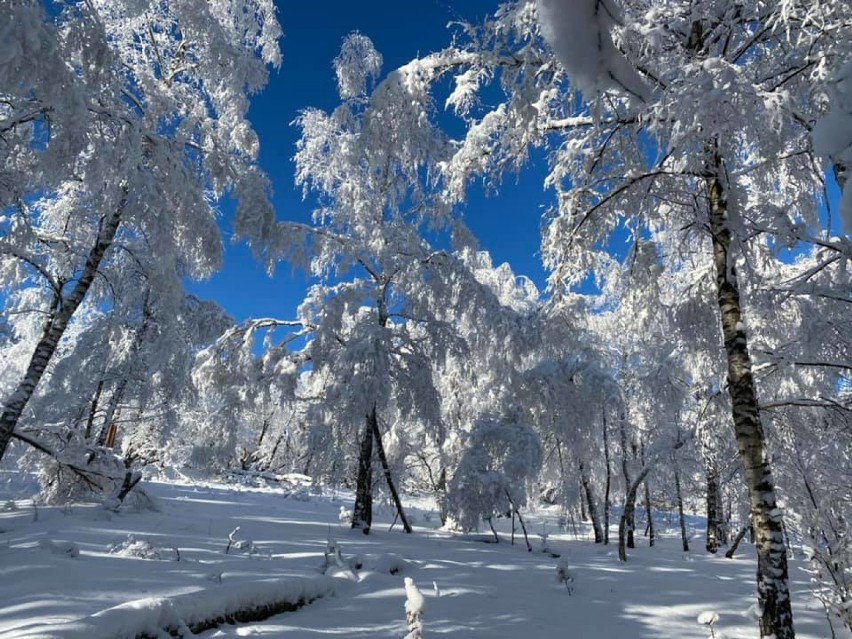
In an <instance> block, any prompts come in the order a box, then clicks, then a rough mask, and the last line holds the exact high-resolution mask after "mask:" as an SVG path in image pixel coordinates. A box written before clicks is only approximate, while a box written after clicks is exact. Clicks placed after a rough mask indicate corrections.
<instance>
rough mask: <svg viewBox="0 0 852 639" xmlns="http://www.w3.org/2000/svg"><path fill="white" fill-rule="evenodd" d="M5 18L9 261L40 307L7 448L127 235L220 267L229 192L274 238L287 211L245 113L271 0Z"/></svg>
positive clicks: (271, 23)
mask: <svg viewBox="0 0 852 639" xmlns="http://www.w3.org/2000/svg"><path fill="white" fill-rule="evenodd" d="M0 24H2V25H3V26H2V27H0V29H2V45H0V59H2V70H0V118H1V119H0V138H2V142H3V143H2V145H0V147H2V150H0V212H2V214H3V216H2V223H0V270H2V273H3V283H4V286H6V287H9V288H12V289H13V291H16V290H20V289H23V288H26V289H28V290H29V291H30V297H31V304H30V306H29V309H28V310H30V311H31V312H33V313H38V314H39V317H40V322H41V330H40V331H38V333H37V334H36V335H34V336H33V337H34V339H31V341H29V342H28V347H27V348H28V349H29V355H28V356H27V363H26V364H25V367H24V371H23V375H22V377H21V379H20V380H19V382H18V383H17V384H16V385H15V386H14V387H13V388H12V389H11V390H10V392H9V393H8V395H7V396H6V398H5V400H4V406H3V412H2V416H0V455H2V453H3V452H5V450H6V447H7V446H8V443H9V440H10V439H11V437H12V434H13V432H14V431H15V427H16V425H17V424H18V422H19V420H20V418H21V416H22V415H23V413H24V409H25V407H26V406H27V403H28V402H29V400H30V398H31V397H32V395H33V393H34V391H35V389H36V387H37V386H38V385H39V382H40V381H41V379H42V377H43V375H44V373H45V371H46V370H47V368H48V365H49V364H50V361H51V359H52V358H53V357H54V354H55V353H56V351H57V348H58V346H59V344H60V341H61V340H62V338H63V336H64V335H65V333H66V330H67V328H68V326H69V324H70V323H71V322H72V318H73V317H74V315H75V313H76V312H77V310H78V308H79V307H80V306H81V304H83V303H84V301H86V300H87V298H89V297H91V295H92V294H94V295H95V297H96V298H99V295H98V291H97V290H96V289H98V288H100V283H99V284H98V285H96V280H97V279H98V275H99V274H102V273H103V271H104V269H105V268H106V267H107V266H108V265H109V263H110V262H111V261H113V260H115V259H117V256H118V255H119V254H120V250H119V248H120V247H124V248H129V246H130V245H136V246H139V245H142V244H144V245H145V246H146V247H147V250H149V251H151V252H152V253H155V254H156V255H157V258H158V259H159V260H160V261H161V264H163V265H165V266H166V267H167V268H172V269H176V270H177V274H178V275H179V276H189V277H202V276H205V275H208V274H210V273H211V272H212V271H213V270H214V269H215V268H217V267H218V265H219V262H220V259H221V241H220V237H219V229H218V227H217V224H216V201H217V200H218V199H219V198H221V197H222V196H223V195H225V194H228V193H230V194H233V195H234V196H235V198H236V200H237V202H238V206H237V218H238V225H239V228H240V229H241V231H242V232H243V234H244V235H247V236H248V239H249V240H250V241H251V242H252V244H253V246H255V247H257V248H258V249H259V247H260V244H261V243H262V240H263V239H264V232H265V231H266V230H268V228H269V226H270V220H271V218H272V212H271V209H270V207H269V204H268V202H267V199H266V190H267V188H266V181H265V178H264V177H263V175H262V173H261V172H260V171H259V169H258V167H257V165H256V162H255V158H256V155H257V150H258V142H257V138H256V136H255V134H254V132H253V131H252V129H251V126H250V124H249V123H248V120H247V119H246V113H247V110H248V95H249V94H250V93H252V92H255V91H257V90H259V89H260V88H261V87H262V86H263V85H264V84H265V82H266V78H267V65H268V64H273V65H277V64H278V63H279V61H280V55H279V52H278V47H277V38H278V36H279V34H280V29H279V26H278V23H277V21H276V18H275V8H274V6H273V4H272V2H270V1H269V0H215V1H213V2H201V3H162V2H159V3H158V2H144V1H143V2H137V1H135V0H134V1H132V2H131V1H127V2H111V1H110V2H104V1H98V0H95V1H88V0H87V1H85V2H84V1H72V0H68V1H67V2H62V3H59V4H58V5H57V6H52V7H50V10H49V11H48V8H47V7H46V6H44V4H43V3H41V2H37V1H35V0H29V1H25V2H13V3H5V4H4V5H3V7H2V8H0ZM100 299H103V298H100ZM93 302H97V299H94V300H93Z"/></svg>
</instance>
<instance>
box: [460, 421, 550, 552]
mask: <svg viewBox="0 0 852 639" xmlns="http://www.w3.org/2000/svg"><path fill="white" fill-rule="evenodd" d="M541 457H542V455H541V443H540V442H539V439H538V436H537V435H536V433H535V431H534V430H533V429H532V428H530V427H529V426H526V425H525V424H523V423H521V422H520V421H518V418H517V416H515V415H511V414H510V415H508V416H506V417H504V418H496V417H482V418H481V419H480V420H478V421H477V422H476V424H475V425H474V427H473V429H472V430H471V432H470V436H469V439H468V442H467V445H466V447H465V453H464V456H463V457H462V460H461V462H460V463H459V466H458V468H457V469H456V472H455V475H454V476H453V479H452V482H451V483H450V491H449V494H448V501H449V504H450V507H449V510H450V512H452V513H453V514H454V516H455V517H456V519H457V520H458V522H459V524H460V525H461V526H462V528H464V529H465V530H475V529H477V528H478V527H479V522H480V520H485V521H488V522H489V525H490V524H491V518H492V517H494V516H495V515H498V514H505V513H512V515H513V516H514V515H518V516H520V508H522V507H523V506H525V505H526V502H527V489H526V487H527V484H528V483H529V482H530V481H531V480H532V479H533V478H534V477H535V476H536V475H537V474H538V470H539V466H540V465H541ZM521 525H522V526H523V519H521ZM492 531H493V527H492ZM513 534H514V533H513ZM524 536H525V537H526V528H524ZM495 537H496V533H495ZM527 548H528V549H529V548H530V546H529V541H527Z"/></svg>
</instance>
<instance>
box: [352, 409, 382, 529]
mask: <svg viewBox="0 0 852 639" xmlns="http://www.w3.org/2000/svg"><path fill="white" fill-rule="evenodd" d="M376 421H377V418H376V407H375V405H374V406H373V408H372V410H371V411H370V412H369V413H368V414H367V418H366V423H365V424H364V432H363V434H362V435H361V447H360V450H359V453H358V478H357V479H356V482H355V506H354V507H353V509H352V527H353V528H360V529H361V530H362V531H363V533H364V534H365V535H367V534H369V532H370V526H372V525H373V439H374V436H373V423H374V422H376Z"/></svg>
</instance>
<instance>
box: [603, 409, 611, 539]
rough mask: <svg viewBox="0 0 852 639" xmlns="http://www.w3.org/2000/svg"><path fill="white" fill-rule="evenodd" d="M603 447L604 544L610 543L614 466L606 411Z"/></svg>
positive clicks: (604, 414)
mask: <svg viewBox="0 0 852 639" xmlns="http://www.w3.org/2000/svg"><path fill="white" fill-rule="evenodd" d="M602 417H603V448H604V462H605V463H606V484H605V486H604V517H603V519H604V521H603V533H604V538H603V542H604V546H606V545H608V544H609V511H610V507H611V505H612V504H611V501H610V489H611V487H612V467H611V466H610V462H609V434H608V432H607V425H606V413H603V416H602Z"/></svg>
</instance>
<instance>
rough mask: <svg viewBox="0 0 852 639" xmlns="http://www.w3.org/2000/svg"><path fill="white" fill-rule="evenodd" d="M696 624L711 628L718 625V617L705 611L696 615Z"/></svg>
mask: <svg viewBox="0 0 852 639" xmlns="http://www.w3.org/2000/svg"><path fill="white" fill-rule="evenodd" d="M696 622H697V623H700V624H701V625H703V626H712V625H713V624H716V623H719V615H718V614H717V613H715V612H711V611H709V610H705V611H704V612H702V613H701V614H699V615H698V618H697V619H696Z"/></svg>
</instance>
